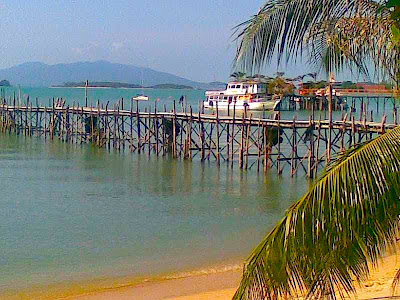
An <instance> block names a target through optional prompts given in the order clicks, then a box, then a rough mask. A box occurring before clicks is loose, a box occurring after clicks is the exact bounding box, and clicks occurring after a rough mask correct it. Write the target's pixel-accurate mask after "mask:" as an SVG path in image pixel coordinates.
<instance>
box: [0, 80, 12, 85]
mask: <svg viewBox="0 0 400 300" xmlns="http://www.w3.org/2000/svg"><path fill="white" fill-rule="evenodd" d="M0 86H11V84H10V82H9V81H8V80H5V79H4V80H1V81H0Z"/></svg>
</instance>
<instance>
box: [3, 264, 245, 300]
mask: <svg viewBox="0 0 400 300" xmlns="http://www.w3.org/2000/svg"><path fill="white" fill-rule="evenodd" d="M241 275H242V265H241V264H225V265H222V264H219V265H214V266H206V267H202V268H198V269H194V270H190V271H188V270H186V271H178V272H171V273H164V274H160V275H157V276H153V277H138V276H132V275H127V276H120V277H104V278H102V277H101V275H100V274H99V276H98V277H97V278H94V279H87V280H80V281H76V282H74V281H63V282H59V283H49V284H37V285H34V286H32V287H30V288H23V289H21V290H18V289H9V290H7V289H6V290H3V291H1V292H0V300H3V299H9V300H14V299H15V300H17V299H18V300H20V299H43V300H53V299H80V300H82V299H84V300H85V299H102V298H103V297H106V298H104V299H109V298H108V297H111V298H110V299H120V297H123V296H121V295H125V294H126V293H127V294H129V295H132V294H133V295H135V297H134V298H127V299H147V298H146V297H144V298H139V297H141V296H140V295H151V297H150V298H151V299H167V298H174V297H181V296H188V295H191V294H197V293H204V292H209V291H210V290H213V291H215V290H221V289H232V288H235V287H236V286H237V284H238V283H239V280H240V277H241ZM199 283H201V284H200V285H199ZM167 296H168V297H167ZM99 297H100V298H99ZM129 297H131V296H129ZM121 299H124V298H121Z"/></svg>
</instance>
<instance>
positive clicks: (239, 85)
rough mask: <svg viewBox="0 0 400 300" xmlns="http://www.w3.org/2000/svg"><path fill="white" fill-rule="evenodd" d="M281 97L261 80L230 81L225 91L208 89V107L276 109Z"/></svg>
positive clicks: (206, 104) (206, 103) (205, 105)
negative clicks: (268, 90)
mask: <svg viewBox="0 0 400 300" xmlns="http://www.w3.org/2000/svg"><path fill="white" fill-rule="evenodd" d="M279 103H280V97H277V96H274V95H271V94H268V93H267V84H266V83H262V82H259V81H254V80H248V81H241V82H238V81H233V82H229V83H228V86H227V88H226V89H225V90H224V91H206V100H205V101H204V102H203V104H204V108H207V109H216V108H217V107H218V109H238V110H245V109H247V110H275V109H277V107H278V105H279Z"/></svg>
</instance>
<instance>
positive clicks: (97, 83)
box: [52, 81, 141, 89]
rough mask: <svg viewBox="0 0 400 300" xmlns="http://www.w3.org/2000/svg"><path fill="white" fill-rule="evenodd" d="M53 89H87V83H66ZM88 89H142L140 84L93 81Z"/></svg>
mask: <svg viewBox="0 0 400 300" xmlns="http://www.w3.org/2000/svg"><path fill="white" fill-rule="evenodd" d="M52 87H69V88H71V87H72V88H81V87H85V82H84V81H82V82H65V83H64V84H62V85H53V86H52ZM88 87H101V88H117V89H118V88H126V89H137V88H141V86H140V85H138V84H132V83H124V82H109V81H92V82H89V85H88Z"/></svg>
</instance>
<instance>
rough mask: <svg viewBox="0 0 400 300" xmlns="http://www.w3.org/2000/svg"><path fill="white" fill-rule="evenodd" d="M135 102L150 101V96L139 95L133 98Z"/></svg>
mask: <svg viewBox="0 0 400 300" xmlns="http://www.w3.org/2000/svg"><path fill="white" fill-rule="evenodd" d="M133 100H137V101H148V100H149V96H146V95H137V96H136V97H133Z"/></svg>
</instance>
